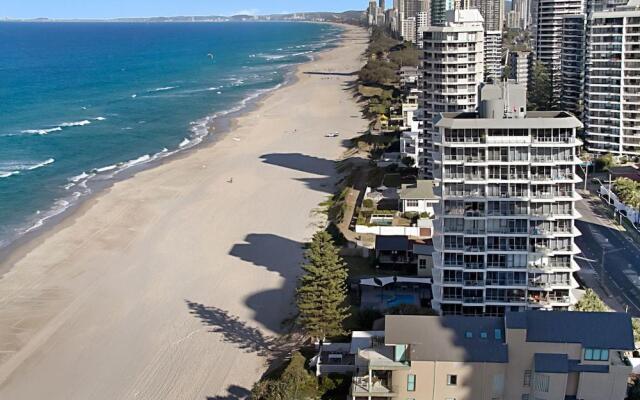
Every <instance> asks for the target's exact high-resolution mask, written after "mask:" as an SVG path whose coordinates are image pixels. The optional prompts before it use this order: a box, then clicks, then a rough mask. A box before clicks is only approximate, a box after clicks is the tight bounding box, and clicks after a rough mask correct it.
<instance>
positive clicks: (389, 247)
mask: <svg viewBox="0 0 640 400" xmlns="http://www.w3.org/2000/svg"><path fill="white" fill-rule="evenodd" d="M375 246H376V247H375V248H376V258H377V259H378V263H379V264H380V265H381V266H385V267H391V268H394V267H401V266H404V265H408V264H411V263H412V261H413V253H412V251H411V250H412V245H411V241H409V238H408V237H407V236H404V235H395V236H382V235H378V236H376V245H375Z"/></svg>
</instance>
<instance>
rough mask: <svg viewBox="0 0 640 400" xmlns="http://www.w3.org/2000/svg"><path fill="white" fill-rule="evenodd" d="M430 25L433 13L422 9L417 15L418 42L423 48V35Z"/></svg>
mask: <svg viewBox="0 0 640 400" xmlns="http://www.w3.org/2000/svg"><path fill="white" fill-rule="evenodd" d="M429 26H431V13H430V12H429V11H420V12H419V13H418V14H417V15H416V44H417V45H418V47H420V48H422V35H423V33H424V31H425V30H427V28H428V27H429Z"/></svg>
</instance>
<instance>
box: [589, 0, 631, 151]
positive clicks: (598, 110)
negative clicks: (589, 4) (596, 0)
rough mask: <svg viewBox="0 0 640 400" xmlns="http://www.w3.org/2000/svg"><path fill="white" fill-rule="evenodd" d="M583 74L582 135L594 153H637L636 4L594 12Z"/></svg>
mask: <svg viewBox="0 0 640 400" xmlns="http://www.w3.org/2000/svg"><path fill="white" fill-rule="evenodd" d="M588 25H589V33H588V35H589V42H588V45H587V72H586V76H585V93H584V96H585V110H584V121H585V134H586V139H587V148H588V149H589V151H592V152H595V153H612V154H614V155H627V156H639V155H640V9H637V8H636V7H629V8H619V9H617V10H616V11H602V12H594V13H593V14H592V15H591V18H590V21H589V23H588Z"/></svg>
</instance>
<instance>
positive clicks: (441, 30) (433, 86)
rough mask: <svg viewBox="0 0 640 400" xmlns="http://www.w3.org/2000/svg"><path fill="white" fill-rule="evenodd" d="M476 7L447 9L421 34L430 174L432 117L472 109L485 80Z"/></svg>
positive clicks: (426, 171)
mask: <svg viewBox="0 0 640 400" xmlns="http://www.w3.org/2000/svg"><path fill="white" fill-rule="evenodd" d="M483 23H484V21H483V19H482V16H481V15H480V12H479V11H478V10H476V9H469V10H454V11H449V12H448V13H447V23H446V25H444V26H431V27H429V28H428V29H427V30H426V31H425V33H424V36H423V42H424V43H423V65H422V67H423V74H424V75H423V91H422V101H423V104H422V111H423V129H424V134H423V143H422V145H423V160H422V162H420V163H419V164H420V165H421V166H423V170H422V174H423V175H424V176H426V177H430V176H432V174H433V160H432V158H431V151H433V150H434V149H433V142H432V141H431V137H432V134H433V133H434V132H435V130H434V126H433V118H434V117H435V116H437V115H438V114H439V113H441V112H454V111H473V110H474V109H475V107H476V105H477V104H478V102H477V100H478V87H479V85H480V84H481V83H482V82H483V80H484V26H483Z"/></svg>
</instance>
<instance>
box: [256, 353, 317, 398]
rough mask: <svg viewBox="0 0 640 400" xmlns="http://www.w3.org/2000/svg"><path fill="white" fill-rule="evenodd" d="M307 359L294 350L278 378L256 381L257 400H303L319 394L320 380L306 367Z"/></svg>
mask: <svg viewBox="0 0 640 400" xmlns="http://www.w3.org/2000/svg"><path fill="white" fill-rule="evenodd" d="M305 363H306V360H305V358H304V356H303V355H302V354H301V353H300V352H297V351H296V352H294V353H293V354H292V356H291V361H289V365H287V367H286V368H285V369H284V371H283V372H282V375H280V377H278V378H277V379H267V380H263V381H260V382H258V383H256V384H255V385H254V387H253V389H252V390H251V398H252V399H255V400H280V399H291V400H303V399H309V398H317V397H318V396H319V394H320V393H319V390H318V382H317V380H316V378H315V376H314V375H313V374H311V373H310V372H309V371H308V370H307V369H306V368H305Z"/></svg>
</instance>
